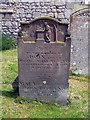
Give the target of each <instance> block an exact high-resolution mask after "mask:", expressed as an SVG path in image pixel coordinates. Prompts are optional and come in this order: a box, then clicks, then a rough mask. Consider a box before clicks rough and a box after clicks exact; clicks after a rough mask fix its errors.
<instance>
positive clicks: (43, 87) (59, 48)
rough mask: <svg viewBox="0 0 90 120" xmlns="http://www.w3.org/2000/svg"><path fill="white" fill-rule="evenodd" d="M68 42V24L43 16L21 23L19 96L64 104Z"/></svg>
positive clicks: (68, 60) (67, 72) (66, 82)
mask: <svg viewBox="0 0 90 120" xmlns="http://www.w3.org/2000/svg"><path fill="white" fill-rule="evenodd" d="M70 45H71V41H70V36H69V35H68V24H64V23H60V22H59V21H57V20H55V19H53V18H45V17H43V18H38V19H35V20H33V21H31V22H26V23H25V22H24V23H21V31H20V32H19V36H18V67H19V74H18V80H19V95H20V96H21V97H25V98H28V99H32V100H39V101H42V102H50V103H60V104H63V105H65V104H67V99H68V89H69V82H68V78H69V67H70Z"/></svg>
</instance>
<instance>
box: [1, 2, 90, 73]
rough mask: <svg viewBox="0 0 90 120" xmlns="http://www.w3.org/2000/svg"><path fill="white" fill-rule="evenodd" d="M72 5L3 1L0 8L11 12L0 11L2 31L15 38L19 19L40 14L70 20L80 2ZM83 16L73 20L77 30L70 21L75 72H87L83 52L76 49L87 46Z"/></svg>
mask: <svg viewBox="0 0 90 120" xmlns="http://www.w3.org/2000/svg"><path fill="white" fill-rule="evenodd" d="M74 6H75V4H73V2H72V3H66V4H62V3H61V2H31V3H30V2H16V3H15V2H12V3H8V4H6V3H5V2H4V3H3V5H2V7H1V6H0V8H2V9H6V11H8V10H10V11H11V12H10V11H8V12H5V11H4V12H2V14H1V12H0V16H1V22H0V23H1V24H2V33H4V34H8V35H9V36H11V37H13V38H15V39H17V36H18V31H19V30H20V28H21V27H20V21H29V20H32V19H34V18H36V17H41V16H50V17H54V18H56V19H58V20H59V21H63V22H70V15H71V13H72V11H75V10H78V9H79V7H80V4H79V6H76V7H75V10H73V9H74ZM83 6H84V5H83ZM83 6H81V9H82V8H83ZM84 7H86V6H84ZM12 10H13V12H12ZM89 14H90V13H89ZM83 16H84V14H83V15H81V19H80V20H78V21H75V24H76V25H78V26H79V27H78V28H77V30H78V31H77V30H76V27H77V26H76V25H75V24H74V20H73V22H72V26H74V27H75V30H74V29H73V30H72V43H71V44H72V50H71V52H72V54H71V69H73V68H74V70H75V71H77V68H79V72H76V73H84V74H86V73H87V72H86V71H87V64H86V60H85V61H84V59H83V61H82V58H83V57H85V53H84V52H82V51H80V50H77V49H81V47H82V50H83V48H84V45H85V46H86V47H87V45H86V44H87V43H86V40H84V38H85V39H87V38H86V37H85V35H86V32H87V28H85V26H86V24H87V22H86V23H85V22H83V18H84V17H83ZM81 23H82V25H81ZM73 24H74V25H73ZM83 24H85V25H83ZM80 25H81V26H82V29H81V26H80ZM84 30H85V31H84ZM79 34H80V35H79ZM77 36H78V37H77ZM81 36H82V37H81ZM86 36H88V35H86ZM77 38H78V39H77ZM82 39H83V40H82ZM81 44H82V45H81ZM79 45H80V47H79ZM73 46H74V47H73ZM77 46H78V47H77ZM86 49H87V48H86ZM76 51H78V52H76ZM81 52H82V53H81ZM76 54H79V55H80V56H79V57H78V58H77V56H76ZM76 60H79V61H82V63H81V62H80V65H78V64H79V61H78V62H75V61H76ZM81 64H82V65H85V66H86V67H83V68H82V67H80V66H82V65H81ZM85 68H86V69H85ZM81 69H82V70H81ZM83 69H84V70H83ZM81 71H82V72H81Z"/></svg>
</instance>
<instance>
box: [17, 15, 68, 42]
mask: <svg viewBox="0 0 90 120" xmlns="http://www.w3.org/2000/svg"><path fill="white" fill-rule="evenodd" d="M68 35H69V34H68V23H62V22H60V21H58V20H57V19H55V18H51V17H40V18H36V19H34V20H32V21H28V22H21V31H20V32H19V37H20V39H21V38H22V39H23V41H24V42H29V43H30V42H36V41H44V42H47V43H50V42H57V41H59V42H60V41H63V42H64V41H65V40H66V38H65V37H66V36H68Z"/></svg>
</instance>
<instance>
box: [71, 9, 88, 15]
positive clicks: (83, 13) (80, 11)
mask: <svg viewBox="0 0 90 120" xmlns="http://www.w3.org/2000/svg"><path fill="white" fill-rule="evenodd" d="M89 14H90V8H88V7H86V8H83V9H80V10H77V11H75V12H74V13H72V14H71V17H74V16H75V17H76V16H89Z"/></svg>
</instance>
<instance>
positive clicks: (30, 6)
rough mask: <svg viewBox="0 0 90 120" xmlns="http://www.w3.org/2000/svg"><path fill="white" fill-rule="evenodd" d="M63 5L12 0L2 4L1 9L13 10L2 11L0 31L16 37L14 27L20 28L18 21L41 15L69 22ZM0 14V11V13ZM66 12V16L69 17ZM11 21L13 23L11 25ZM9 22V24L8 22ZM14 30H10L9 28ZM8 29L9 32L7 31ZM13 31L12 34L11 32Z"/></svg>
mask: <svg viewBox="0 0 90 120" xmlns="http://www.w3.org/2000/svg"><path fill="white" fill-rule="evenodd" d="M65 6H66V5H63V4H61V3H60V2H58V3H55V2H16V3H15V2H14V3H13V2H12V3H8V4H5V3H4V4H2V9H4V10H5V9H6V11H7V10H13V13H12V12H10V11H9V12H7V13H5V12H2V15H3V16H2V32H3V33H5V34H9V36H12V37H14V38H17V34H15V33H17V32H18V31H17V32H16V30H15V29H20V27H19V26H20V21H29V20H32V19H34V18H37V17H41V16H50V17H53V18H57V19H59V20H60V21H64V22H69V21H67V18H66V17H65V12H64V11H65V9H66V8H65ZM70 10H71V9H70ZM0 14H1V13H0ZM69 14H70V13H68V17H69ZM13 21H14V22H15V25H14V26H13ZM8 22H9V24H8ZM11 28H12V30H13V31H14V32H12V31H11V30H10V29H11ZM8 31H9V32H8ZM10 31H11V32H10ZM13 33H14V34H13Z"/></svg>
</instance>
